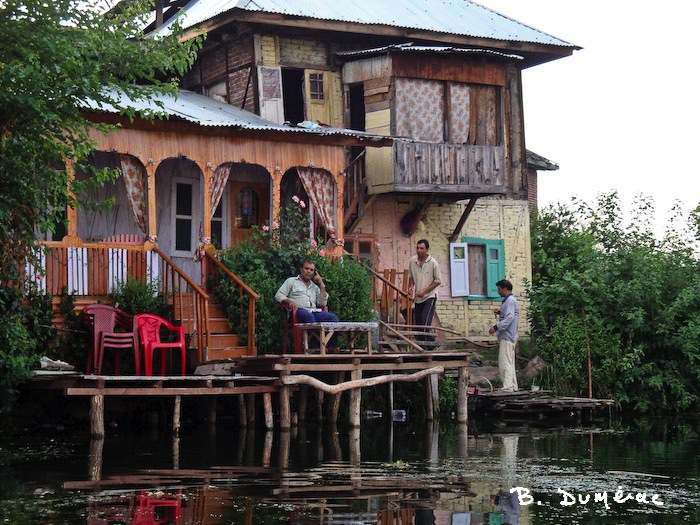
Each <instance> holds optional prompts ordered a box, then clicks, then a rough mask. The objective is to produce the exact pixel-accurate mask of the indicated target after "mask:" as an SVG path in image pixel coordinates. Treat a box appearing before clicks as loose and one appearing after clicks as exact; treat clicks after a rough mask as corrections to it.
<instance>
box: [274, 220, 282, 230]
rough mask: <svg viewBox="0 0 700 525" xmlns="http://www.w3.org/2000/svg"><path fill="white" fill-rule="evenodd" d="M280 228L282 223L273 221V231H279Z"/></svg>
mask: <svg viewBox="0 0 700 525" xmlns="http://www.w3.org/2000/svg"><path fill="white" fill-rule="evenodd" d="M279 227H280V223H279V222H277V221H272V229H273V230H277V229H278V228H279Z"/></svg>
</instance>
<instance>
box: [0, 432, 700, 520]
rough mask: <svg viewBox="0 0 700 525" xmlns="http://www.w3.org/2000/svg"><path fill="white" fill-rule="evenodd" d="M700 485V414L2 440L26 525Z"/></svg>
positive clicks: (463, 515) (619, 504) (410, 507)
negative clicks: (609, 420) (553, 423)
mask: <svg viewBox="0 0 700 525" xmlns="http://www.w3.org/2000/svg"><path fill="white" fill-rule="evenodd" d="M510 487H518V491H519V493H518V492H516V493H514V495H513V496H509V494H508V492H507V489H508V488H510ZM499 490H500V491H501V492H500V496H499ZM699 493H700V437H699V434H698V426H697V424H696V422H671V421H653V422H649V421H639V422H636V423H629V424H624V423H617V424H615V425H614V426H610V427H601V426H590V427H573V428H563V427H562V428H534V427H532V426H529V425H526V424H522V425H509V426H505V425H498V423H497V422H494V423H493V424H486V423H485V422H480V421H476V422H473V423H472V424H470V427H469V429H465V428H464V427H460V426H459V425H456V424H454V423H452V422H442V423H441V424H412V423H411V421H407V422H400V423H396V422H395V423H393V424H390V423H386V422H383V421H381V420H378V419H377V420H366V421H363V428H362V430H361V432H360V431H342V430H341V431H338V430H336V429H333V428H328V427H314V426H307V427H300V428H296V429H294V430H293V431H292V432H287V433H280V432H265V431H264V430H259V429H258V430H255V431H253V430H247V431H238V430H236V429H235V428H228V427H227V426H226V425H224V424H221V425H220V426H219V427H218V428H216V429H215V430H210V429H209V427H207V426H198V427H196V428H185V429H183V431H182V434H181V437H180V438H179V439H172V437H171V436H170V434H169V433H168V432H167V431H153V432H151V433H139V434H137V435H133V434H127V433H125V432H124V433H123V432H121V431H120V430H119V429H112V430H111V431H110V433H109V435H108V436H107V438H106V439H105V440H104V441H103V442H102V441H92V442H91V441H90V440H89V439H85V438H84V437H81V436H78V437H76V436H72V435H70V434H69V433H67V432H66V431H59V430H57V429H46V430H44V431H42V432H36V433H31V434H30V435H22V436H16V437H12V436H4V438H0V523H2V524H12V525H24V524H31V525H39V524H41V525H44V524H46V525H48V524H51V525H78V524H80V525H113V524H130V525H147V524H148V525H155V524H170V523H180V524H186V525H195V524H196V525H224V524H237V525H254V524H255V525H272V524H278V523H283V524H327V525H364V524H367V525H372V524H380V525H409V524H415V525H433V524H434V525H474V524H489V525H491V524H501V523H520V524H521V525H528V524H533V525H536V524H566V525H575V524H594V525H613V524H614V525H619V524H654V525H659V524H661V525H664V524H669V525H670V524H678V523H692V524H698V523H700V505H698V503H700V501H699V500H700V498H699V496H698V494H699ZM518 494H519V496H520V497H516V496H517V495H518ZM630 497H631V499H629V498H630ZM511 507H512V508H511ZM507 520H510V521H507Z"/></svg>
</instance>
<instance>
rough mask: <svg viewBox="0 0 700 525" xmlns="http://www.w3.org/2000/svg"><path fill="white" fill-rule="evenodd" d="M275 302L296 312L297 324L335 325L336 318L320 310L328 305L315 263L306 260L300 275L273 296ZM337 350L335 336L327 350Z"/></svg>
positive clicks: (285, 283)
mask: <svg viewBox="0 0 700 525" xmlns="http://www.w3.org/2000/svg"><path fill="white" fill-rule="evenodd" d="M275 300H276V301H277V302H278V303H280V304H281V305H282V306H284V307H285V308H289V309H291V310H292V311H296V312H297V321H298V322H299V323H337V322H338V316H337V315H335V314H333V313H331V312H324V311H323V310H321V307H322V306H326V304H328V292H326V285H325V284H324V283H323V279H322V278H321V276H320V275H319V274H318V273H317V272H316V263H314V262H313V261H309V260H306V261H304V263H303V264H302V265H301V273H300V274H299V275H297V276H296V277H290V278H289V279H287V280H286V281H284V283H282V286H280V288H279V290H277V293H276V294H275ZM337 348H338V343H337V337H336V334H334V335H333V337H331V340H330V341H329V343H328V350H329V351H330V350H335V349H337Z"/></svg>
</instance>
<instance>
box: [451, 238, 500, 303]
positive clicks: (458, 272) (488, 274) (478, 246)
mask: <svg viewBox="0 0 700 525" xmlns="http://www.w3.org/2000/svg"><path fill="white" fill-rule="evenodd" d="M504 276H505V258H504V249H503V241H502V240H491V239H475V238H468V237H464V238H462V242H454V243H450V277H451V279H450V280H451V282H452V296H453V297H467V298H469V299H497V298H498V297H499V295H498V288H497V287H496V283H497V282H498V281H500V280H501V279H503V278H504Z"/></svg>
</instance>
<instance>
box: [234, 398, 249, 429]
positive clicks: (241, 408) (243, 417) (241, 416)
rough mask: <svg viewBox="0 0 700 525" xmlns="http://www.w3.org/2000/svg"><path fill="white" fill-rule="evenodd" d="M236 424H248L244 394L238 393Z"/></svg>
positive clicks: (242, 426)
mask: <svg viewBox="0 0 700 525" xmlns="http://www.w3.org/2000/svg"><path fill="white" fill-rule="evenodd" d="M236 397H238V426H239V427H241V428H246V427H247V426H248V415H247V414H246V412H247V411H246V408H245V395H244V394H238V396H236Z"/></svg>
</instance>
